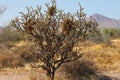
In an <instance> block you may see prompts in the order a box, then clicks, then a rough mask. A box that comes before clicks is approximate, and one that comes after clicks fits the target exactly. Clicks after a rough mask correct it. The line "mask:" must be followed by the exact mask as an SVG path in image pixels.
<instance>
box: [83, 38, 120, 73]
mask: <svg viewBox="0 0 120 80" xmlns="http://www.w3.org/2000/svg"><path fill="white" fill-rule="evenodd" d="M111 42H112V44H111V46H106V44H103V43H100V44H95V43H92V42H89V41H86V42H84V43H82V44H81V45H82V47H81V49H82V50H83V51H84V56H85V57H87V58H88V59H90V60H91V59H92V61H93V62H94V63H95V64H96V65H97V67H98V68H99V69H100V70H101V71H114V72H120V45H119V44H120V40H119V39H116V40H112V41H111Z"/></svg>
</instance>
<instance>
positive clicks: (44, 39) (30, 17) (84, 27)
mask: <svg viewBox="0 0 120 80" xmlns="http://www.w3.org/2000/svg"><path fill="white" fill-rule="evenodd" d="M51 2H52V4H51V5H48V4H46V6H47V10H46V11H45V12H42V11H41V7H37V9H33V8H31V7H30V8H27V13H23V12H20V14H21V17H19V18H15V19H14V20H12V22H11V24H12V25H13V26H14V27H16V28H17V29H18V30H20V31H22V32H25V33H27V34H29V35H31V36H33V38H34V40H35V42H36V45H35V48H36V49H35V50H36V51H34V52H33V53H34V54H35V55H36V58H38V60H39V61H40V63H41V64H39V65H32V66H33V67H36V68H38V67H42V68H43V69H44V70H45V71H47V75H48V76H49V77H50V79H51V80H54V76H55V72H56V70H57V69H58V68H59V67H60V66H61V65H62V64H63V63H66V62H71V61H76V60H77V59H79V58H80V57H81V56H82V54H81V53H80V52H79V51H78V50H73V47H75V46H77V44H78V42H79V41H80V40H84V39H85V38H86V36H87V35H88V34H89V33H90V32H96V31H97V26H98V24H97V23H96V21H95V20H93V19H92V18H90V20H87V19H86V14H85V13H84V12H83V8H82V7H81V6H80V10H79V11H77V13H74V14H71V13H64V12H63V11H62V10H58V9H57V7H56V1H55V0H52V1H51Z"/></svg>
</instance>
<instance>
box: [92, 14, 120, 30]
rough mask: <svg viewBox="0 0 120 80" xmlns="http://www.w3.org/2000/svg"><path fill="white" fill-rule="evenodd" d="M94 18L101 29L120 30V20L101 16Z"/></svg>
mask: <svg viewBox="0 0 120 80" xmlns="http://www.w3.org/2000/svg"><path fill="white" fill-rule="evenodd" d="M92 17H94V18H95V19H96V21H97V22H98V23H99V27H100V28H103V27H105V28H120V19H119V20H117V19H112V18H109V17H106V16H103V15H101V14H94V15H92Z"/></svg>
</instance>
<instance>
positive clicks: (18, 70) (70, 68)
mask: <svg viewBox="0 0 120 80" xmlns="http://www.w3.org/2000/svg"><path fill="white" fill-rule="evenodd" d="M111 42H112V44H111V46H106V45H105V44H103V43H100V44H96V43H94V42H90V41H85V42H83V43H81V44H80V46H81V47H79V48H78V47H77V48H78V49H81V50H82V51H83V53H84V54H83V58H82V59H81V60H82V61H81V60H80V62H76V63H77V64H76V63H75V64H74V63H69V64H66V65H65V66H64V65H63V66H62V67H61V68H60V69H59V70H58V71H57V72H56V74H57V75H56V77H55V80H60V79H62V80H73V79H72V78H74V79H75V78H77V77H78V76H80V75H77V73H80V74H81V75H82V74H84V76H85V75H86V74H89V73H91V74H94V73H96V72H98V71H100V72H120V65H119V64H120V49H119V48H120V45H119V44H120V39H115V40H112V41H111ZM5 45H6V44H5ZM13 45H14V46H12V47H10V48H9V49H8V50H6V48H4V50H3V51H2V53H1V54H0V63H1V66H4V67H1V73H0V80H3V79H7V78H9V79H8V80H16V79H17V80H19V79H23V80H49V79H47V76H46V72H45V71H43V70H42V69H41V68H39V69H34V68H31V66H30V65H29V64H28V63H26V62H25V61H24V60H23V59H22V58H21V57H20V54H21V53H23V52H25V50H26V52H27V46H28V45H29V46H30V45H33V43H31V42H23V41H20V42H18V43H14V44H13ZM23 47H24V48H23ZM18 49H19V50H18ZM15 50H16V51H18V52H17V53H19V54H14V51H15ZM8 54H9V56H7V55H8ZM26 54H27V53H26ZM10 57H11V58H12V59H13V60H12V62H11V63H14V64H10V61H9V59H10V60H11V58H10ZM83 59H85V61H84V60H83ZM7 60H8V61H9V62H7ZM2 62H3V63H4V64H3V63H2ZM5 62H6V63H5ZM8 63H9V64H8ZM20 64H22V65H24V67H23V66H22V67H20V66H21V65H20ZM78 64H80V65H79V66H80V67H79V66H76V65H78ZM11 66H12V67H11ZM17 66H19V67H17ZM66 66H67V67H66ZM5 67H6V68H5ZM10 67H11V68H10ZM65 67H66V68H65ZM96 69H97V70H96ZM68 73H69V74H68ZM71 73H72V74H71ZM91 74H90V75H91ZM84 76H82V77H80V78H83V77H84ZM93 76H94V75H93ZM92 79H93V78H91V80H92ZM94 79H95V78H94ZM76 80H79V79H76ZM96 80H98V79H96Z"/></svg>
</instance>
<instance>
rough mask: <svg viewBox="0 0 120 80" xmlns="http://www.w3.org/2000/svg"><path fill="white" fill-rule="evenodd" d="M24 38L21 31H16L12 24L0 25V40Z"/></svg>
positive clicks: (12, 40)
mask: <svg viewBox="0 0 120 80" xmlns="http://www.w3.org/2000/svg"><path fill="white" fill-rule="evenodd" d="M20 40H24V36H23V34H22V33H20V32H18V31H17V30H16V29H15V28H13V27H12V26H10V25H8V26H4V27H0V42H1V43H2V42H15V41H20Z"/></svg>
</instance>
